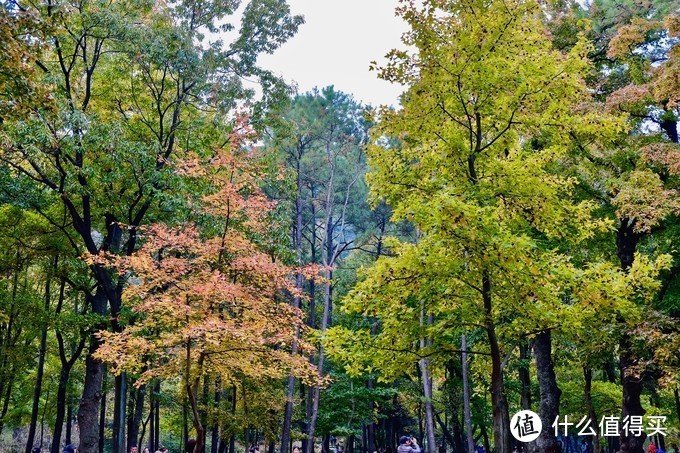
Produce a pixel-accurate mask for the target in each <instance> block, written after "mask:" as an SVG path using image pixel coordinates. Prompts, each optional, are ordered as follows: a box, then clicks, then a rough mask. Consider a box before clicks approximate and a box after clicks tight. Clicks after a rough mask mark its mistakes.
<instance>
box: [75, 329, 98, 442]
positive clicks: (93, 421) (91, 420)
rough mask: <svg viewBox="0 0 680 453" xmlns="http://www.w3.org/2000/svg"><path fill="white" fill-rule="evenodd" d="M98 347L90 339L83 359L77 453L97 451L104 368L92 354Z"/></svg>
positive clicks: (91, 338) (95, 341)
mask: <svg viewBox="0 0 680 453" xmlns="http://www.w3.org/2000/svg"><path fill="white" fill-rule="evenodd" d="M98 347H99V341H98V339H97V338H96V337H94V336H91V337H90V347H89V349H88V353H87V358H86V359H85V384H84V386H83V396H82V398H81V399H80V404H79V405H78V426H79V427H80V445H79V446H78V452H79V453H97V452H98V450H99V403H100V401H101V399H102V376H103V374H104V367H103V365H102V363H101V362H100V361H99V360H96V359H95V358H94V357H93V354H94V353H95V352H96V351H97V348H98Z"/></svg>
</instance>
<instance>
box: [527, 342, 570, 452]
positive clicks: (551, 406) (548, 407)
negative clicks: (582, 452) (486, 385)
mask: <svg viewBox="0 0 680 453" xmlns="http://www.w3.org/2000/svg"><path fill="white" fill-rule="evenodd" d="M532 343H533V350H534V357H535V358H536V374H537V377H538V387H539V389H540V393H541V402H540V405H539V412H538V413H539V416H540V417H541V423H542V424H543V429H542V430H541V434H540V435H539V436H538V439H536V440H535V441H533V442H530V443H529V445H530V446H531V448H532V451H536V452H541V453H543V452H545V453H555V452H559V448H558V446H557V439H556V438H555V431H554V430H553V429H551V426H552V424H553V422H554V421H555V419H556V418H557V416H558V414H559V411H560V395H561V394H562V391H561V390H560V389H559V387H558V386H557V378H556V377H555V366H554V364H553V361H552V332H551V330H549V329H547V330H543V331H542V332H540V333H539V334H538V335H536V337H535V338H534V340H533V342H532Z"/></svg>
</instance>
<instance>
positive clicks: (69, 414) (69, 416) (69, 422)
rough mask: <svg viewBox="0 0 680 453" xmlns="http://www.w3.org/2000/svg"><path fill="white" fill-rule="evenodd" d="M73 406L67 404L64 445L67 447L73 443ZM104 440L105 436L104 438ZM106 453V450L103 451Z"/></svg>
mask: <svg viewBox="0 0 680 453" xmlns="http://www.w3.org/2000/svg"><path fill="white" fill-rule="evenodd" d="M72 430H73V406H72V405H71V403H68V404H66V435H65V441H64V443H65V444H66V445H68V444H72V443H73V432H72ZM102 438H103V436H102ZM101 451H102V452H103V451H104V448H102V449H101Z"/></svg>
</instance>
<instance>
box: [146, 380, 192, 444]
mask: <svg viewBox="0 0 680 453" xmlns="http://www.w3.org/2000/svg"><path fill="white" fill-rule="evenodd" d="M186 406H187V405H186V401H184V400H183V401H182V422H183V423H182V431H183V434H184V437H183V439H182V444H183V445H186V443H187V439H188V438H189V434H188V432H187V431H188V429H189V428H188V425H187V409H186ZM155 412H156V395H155V394H154V387H153V385H152V386H151V391H150V392H149V450H153V451H156V450H158V446H159V445H158V439H156V417H155Z"/></svg>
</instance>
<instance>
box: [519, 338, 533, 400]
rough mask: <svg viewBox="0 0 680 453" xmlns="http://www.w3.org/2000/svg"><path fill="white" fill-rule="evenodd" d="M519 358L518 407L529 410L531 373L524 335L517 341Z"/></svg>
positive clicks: (527, 347)
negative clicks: (519, 386)
mask: <svg viewBox="0 0 680 453" xmlns="http://www.w3.org/2000/svg"><path fill="white" fill-rule="evenodd" d="M519 360H520V364H519V382H520V385H521V388H520V407H521V408H522V409H524V410H531V375H530V374H529V367H530V360H531V357H530V354H529V345H528V341H527V339H526V338H525V337H522V338H521V339H520V341H519Z"/></svg>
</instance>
